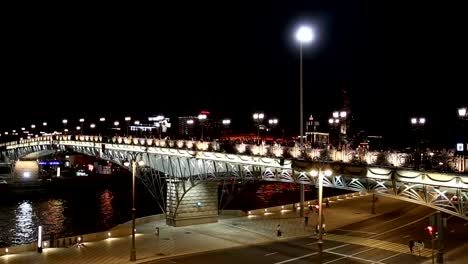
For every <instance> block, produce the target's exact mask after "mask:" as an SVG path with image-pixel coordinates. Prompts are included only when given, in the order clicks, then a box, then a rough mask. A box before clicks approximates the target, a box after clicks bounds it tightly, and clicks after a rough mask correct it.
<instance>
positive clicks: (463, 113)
mask: <svg viewBox="0 0 468 264" xmlns="http://www.w3.org/2000/svg"><path fill="white" fill-rule="evenodd" d="M458 116H459V117H465V116H466V107H463V108H459V109H458Z"/></svg>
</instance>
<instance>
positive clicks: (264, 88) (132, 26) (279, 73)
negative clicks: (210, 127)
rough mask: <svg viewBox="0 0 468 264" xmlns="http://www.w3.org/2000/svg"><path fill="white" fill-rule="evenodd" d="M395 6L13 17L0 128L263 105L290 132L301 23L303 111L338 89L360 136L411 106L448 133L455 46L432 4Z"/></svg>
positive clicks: (405, 125) (405, 122) (295, 117)
mask: <svg viewBox="0 0 468 264" xmlns="http://www.w3.org/2000/svg"><path fill="white" fill-rule="evenodd" d="M405 7H406V10H407V11H402V10H400V9H396V10H398V11H399V12H398V20H394V19H392V17H395V16H390V15H389V14H392V12H393V11H394V9H393V8H392V7H391V6H388V5H386V6H384V5H383V4H377V3H373V4H363V3H361V2H358V1H343V2H341V3H339V4H338V3H328V2H327V1H316V2H314V3H309V2H308V1H297V2H295V3H289V2H284V3H268V4H261V3H255V4H249V5H247V4H242V3H239V4H237V5H236V6H233V7H232V8H219V9H214V10H217V12H216V11H215V12H212V11H208V9H206V10H205V7H204V6H186V7H185V8H184V7H181V8H175V7H169V6H168V7H160V10H161V11H164V12H165V11H167V12H168V14H170V17H171V19H166V18H164V19H163V18H159V17H157V16H156V15H153V16H150V15H148V16H146V15H143V16H141V18H140V17H138V16H137V15H136V14H134V15H129V16H128V18H127V20H125V19H121V17H119V16H118V15H110V14H109V13H95V14H89V16H86V19H85V18H84V17H83V16H81V15H80V14H81V13H80V12H78V11H67V12H65V13H61V14H60V15H57V14H55V13H53V14H50V16H44V15H41V16H38V15H37V14H36V15H31V14H23V15H22V16H20V17H21V18H23V19H22V20H21V22H17V24H15V25H12V27H11V28H10V30H11V32H9V33H8V34H7V39H8V41H7V46H8V48H7V49H5V51H4V54H5V57H6V59H5V60H4V62H3V63H4V66H6V67H5V68H6V69H7V70H6V71H5V72H4V74H5V77H6V78H5V83H6V85H4V87H5V88H6V89H5V90H7V91H8V98H17V99H19V100H18V106H17V107H14V106H13V107H8V110H7V111H5V112H6V113H5V114H4V117H3V124H2V125H1V129H6V128H10V127H19V126H21V125H23V124H24V125H27V124H28V123H31V122H33V121H35V120H37V121H36V122H38V121H41V120H53V119H57V120H60V119H61V118H72V117H73V116H74V117H78V116H80V117H81V116H83V117H85V118H86V117H89V116H100V115H107V116H108V115H109V114H111V113H112V114H114V115H116V116H122V117H123V116H125V115H131V114H133V113H134V114H143V113H147V114H159V113H162V114H165V115H167V116H174V117H175V116H183V115H189V114H196V113H198V111H200V110H209V111H211V112H217V113H220V114H221V115H224V116H227V117H230V118H231V119H233V120H236V122H244V125H245V126H247V125H252V120H251V114H252V113H253V112H255V111H263V112H265V113H266V114H267V113H268V114H270V115H274V116H275V117H278V118H279V119H280V124H281V125H282V126H287V127H288V128H290V130H291V131H298V127H299V102H298V99H299V53H298V45H297V43H295V41H294V38H293V35H294V30H295V28H296V27H297V26H298V25H299V24H300V23H301V22H304V21H308V22H310V23H311V24H312V25H314V26H316V27H317V28H318V42H317V43H316V44H314V45H311V46H310V47H306V48H305V50H304V99H305V100H304V106H305V108H304V110H305V112H304V117H305V118H308V116H309V115H310V114H313V115H314V116H315V115H322V117H321V118H322V120H326V119H327V115H328V114H327V113H331V112H332V111H333V110H339V109H340V107H341V104H342V99H341V96H340V93H341V91H342V90H343V89H346V90H347V91H348V92H349V96H350V98H351V107H352V113H353V116H354V117H355V118H356V120H355V122H357V123H356V124H357V125H358V126H360V127H362V128H363V129H365V130H368V131H369V132H370V133H376V134H386V136H387V135H388V136H392V137H394V138H396V139H398V138H401V137H404V135H405V134H406V133H407V132H408V130H409V129H410V124H409V119H410V118H411V117H412V116H425V117H426V118H427V119H428V126H430V127H431V128H432V129H433V130H435V132H434V134H435V135H441V134H442V135H444V134H445V132H447V133H448V134H453V133H456V132H454V131H455V130H456V129H457V124H456V123H457V120H456V118H457V117H456V110H457V108H458V107H460V106H461V105H462V104H463V103H465V104H466V102H467V100H466V98H468V96H467V92H466V90H467V89H462V88H460V87H463V86H464V80H463V76H462V74H461V70H460V69H458V67H456V64H454V62H452V60H453V59H452V58H454V57H456V56H462V53H461V49H460V48H458V45H459V44H460V40H459V39H458V38H457V35H456V34H454V33H456V30H457V24H456V23H454V22H452V21H451V20H446V21H440V20H437V21H433V20H432V19H431V17H430V16H429V15H426V12H428V11H430V10H434V8H436V7H431V6H429V5H426V6H423V7H422V10H426V12H419V13H417V16H416V15H414V13H412V12H413V11H415V10H418V9H417V8H421V7H416V6H415V7H411V6H405ZM192 8H194V9H192ZM437 8H438V7H437ZM442 10H444V8H442ZM413 15H414V16H413ZM137 17H138V19H135V18H137ZM454 17H456V16H454ZM454 19H456V18H454ZM33 21H34V23H32V22H33ZM425 23H427V24H425ZM440 29H443V31H442V32H441V30H440ZM433 30H434V31H433ZM438 33H440V34H441V35H440V37H439V35H437V34H438ZM434 34H436V35H435V36H434ZM430 36H432V37H430ZM462 46H463V45H460V47H462ZM30 87H31V88H30ZM28 89H32V91H31V90H29V91H28V93H30V95H29V96H26V95H25V94H26V93H25V91H27V90H28ZM4 98H6V96H4ZM17 109H25V110H26V111H25V112H24V113H20V112H18V111H17ZM322 122H323V121H322ZM233 125H234V123H233ZM323 125H324V126H326V124H323Z"/></svg>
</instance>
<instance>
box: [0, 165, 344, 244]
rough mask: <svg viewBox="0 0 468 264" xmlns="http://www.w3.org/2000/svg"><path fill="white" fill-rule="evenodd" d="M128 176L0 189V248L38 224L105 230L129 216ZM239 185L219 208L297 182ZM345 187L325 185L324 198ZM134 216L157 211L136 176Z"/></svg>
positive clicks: (272, 198) (288, 198)
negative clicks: (229, 200) (229, 198)
mask: <svg viewBox="0 0 468 264" xmlns="http://www.w3.org/2000/svg"><path fill="white" fill-rule="evenodd" d="M131 186H132V181H131V175H128V174H119V175H113V176H111V177H110V178H106V179H77V180H74V181H64V182H63V183H60V184H58V185H51V186H42V187H24V188H10V189H5V188H3V187H2V188H0V195H1V196H0V197H1V199H0V247H5V246H11V245H18V244H26V243H32V242H34V241H37V230H38V226H39V225H42V227H43V234H44V235H43V236H44V238H45V239H48V237H49V235H51V234H56V236H57V237H67V236H76V235H80V234H87V233H94V232H100V231H105V230H109V229H110V228H112V227H114V226H116V225H118V224H121V223H124V222H127V221H130V220H131V208H132V188H131ZM239 188H240V189H239V190H241V191H240V192H239V193H238V194H237V195H236V196H234V198H233V200H232V201H231V202H230V203H228V204H227V206H226V207H224V209H237V210H243V211H248V210H252V209H258V208H265V207H271V206H276V205H282V204H291V203H295V202H299V201H300V194H299V193H300V191H299V190H300V189H299V185H297V184H292V183H274V182H256V183H251V184H249V185H246V186H239ZM348 192H349V191H343V190H338V189H329V188H324V197H327V196H333V195H338V194H343V193H348ZM135 194H136V199H135V201H136V206H135V207H136V209H137V211H136V215H137V217H143V216H148V215H154V214H159V213H161V209H160V208H159V206H158V204H157V201H156V200H155V198H153V197H152V196H151V195H150V194H149V192H148V190H147V189H146V187H145V186H144V185H143V184H142V183H141V182H140V181H139V180H137V181H136V191H135ZM316 197H317V192H316V189H315V187H314V186H312V187H309V186H307V185H306V186H305V199H306V200H313V199H316Z"/></svg>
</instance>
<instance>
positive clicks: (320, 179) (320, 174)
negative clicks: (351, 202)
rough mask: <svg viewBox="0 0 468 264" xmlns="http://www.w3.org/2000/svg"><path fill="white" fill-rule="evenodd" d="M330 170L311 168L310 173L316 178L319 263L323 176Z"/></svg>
mask: <svg viewBox="0 0 468 264" xmlns="http://www.w3.org/2000/svg"><path fill="white" fill-rule="evenodd" d="M332 173H333V172H332V171H331V170H329V169H326V170H325V171H324V170H323V169H322V168H320V169H318V170H312V172H311V174H312V176H313V177H316V176H317V179H318V205H319V208H318V209H319V212H318V213H319V215H318V221H317V222H318V225H317V228H318V241H317V245H318V256H319V263H322V255H323V231H324V228H323V226H324V220H325V219H324V217H323V177H324V176H331V175H332Z"/></svg>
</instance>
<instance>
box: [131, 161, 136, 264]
mask: <svg viewBox="0 0 468 264" xmlns="http://www.w3.org/2000/svg"><path fill="white" fill-rule="evenodd" d="M135 175H136V161H135V160H133V161H132V249H131V251H130V261H136V249H135V213H136V209H135Z"/></svg>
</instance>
